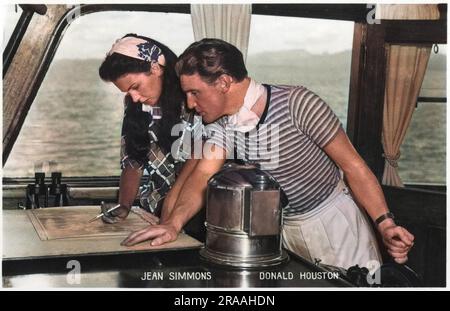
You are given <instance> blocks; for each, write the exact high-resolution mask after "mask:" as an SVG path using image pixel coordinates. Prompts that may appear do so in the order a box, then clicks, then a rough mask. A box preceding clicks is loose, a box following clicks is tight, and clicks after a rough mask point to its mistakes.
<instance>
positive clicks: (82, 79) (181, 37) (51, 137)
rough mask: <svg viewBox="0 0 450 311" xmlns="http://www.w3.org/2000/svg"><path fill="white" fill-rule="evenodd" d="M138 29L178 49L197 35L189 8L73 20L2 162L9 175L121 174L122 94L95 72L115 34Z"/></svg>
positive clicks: (121, 13)
mask: <svg viewBox="0 0 450 311" xmlns="http://www.w3.org/2000/svg"><path fill="white" fill-rule="evenodd" d="M126 33H138V34H142V35H145V36H148V37H151V38H154V39H156V40H158V41H160V42H162V43H164V44H166V45H167V46H168V47H170V48H171V49H172V50H173V51H174V52H175V53H176V54H177V55H178V54H180V53H181V52H182V51H183V50H184V49H185V48H186V46H188V45H189V44H190V43H192V42H193V41H194V37H193V32H192V25H191V18H190V15H189V14H176V13H148V12H133V13H130V12H101V13H92V14H87V15H84V16H81V17H80V18H78V19H75V20H74V21H73V23H72V24H71V25H70V26H69V27H68V29H67V31H66V33H65V34H64V37H63V39H62V41H61V43H60V46H59V47H58V50H57V52H56V55H55V58H54V60H53V61H52V63H51V65H50V68H49V70H48V72H47V74H46V76H45V79H44V81H43V83H42V85H41V87H40V89H39V91H38V94H37V96H36V99H35V100H34V102H33V104H32V106H31V109H30V111H29V113H28V115H27V117H26V120H25V122H24V125H23V127H22V129H21V131H20V134H19V137H18V138H17V141H16V143H15V144H14V148H13V149H12V152H11V154H10V156H9V158H8V161H7V163H6V165H5V167H4V176H7V177H19V176H34V172H35V171H44V172H45V171H47V172H51V171H61V172H62V173H63V176H117V175H119V174H120V165H119V161H120V159H119V153H120V150H119V149H120V147H119V146H120V132H121V126H122V117H123V101H122V99H123V94H122V93H121V92H120V91H119V90H118V89H116V88H115V87H114V86H113V85H112V84H108V83H105V82H103V81H101V80H100V78H99V76H98V68H99V66H100V64H101V62H102V60H103V58H104V57H105V54H106V52H107V51H108V50H109V49H110V48H111V45H112V44H113V43H114V41H115V40H116V39H117V38H120V37H122V36H123V35H125V34H126Z"/></svg>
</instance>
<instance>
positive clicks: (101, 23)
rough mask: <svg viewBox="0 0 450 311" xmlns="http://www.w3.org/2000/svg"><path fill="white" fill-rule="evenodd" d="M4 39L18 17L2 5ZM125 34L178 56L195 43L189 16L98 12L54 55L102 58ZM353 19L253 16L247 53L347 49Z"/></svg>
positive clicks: (78, 22)
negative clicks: (141, 37) (165, 47)
mask: <svg viewBox="0 0 450 311" xmlns="http://www.w3.org/2000/svg"><path fill="white" fill-rule="evenodd" d="M5 8H6V10H5V13H4V14H5V18H4V23H3V24H4V30H3V34H4V39H3V44H6V42H7V41H6V39H7V38H9V35H10V33H11V32H12V30H13V29H14V25H15V23H16V21H17V19H18V18H19V16H20V12H19V13H14V6H13V5H9V6H6V7H5ZM128 32H133V33H138V34H142V35H145V36H148V37H151V38H154V39H156V40H159V41H161V42H162V43H165V44H166V45H168V46H169V47H170V48H172V50H174V52H175V53H176V54H180V53H181V52H182V51H183V50H184V49H185V48H186V47H187V46H188V45H189V44H190V43H192V42H193V41H194V36H193V33H192V24H191V19H190V15H188V14H175V13H169V14H167V13H144V12H133V13H130V12H102V13H94V14H88V15H84V16H81V17H80V18H78V19H75V20H74V21H73V22H72V24H71V25H70V26H69V28H68V29H67V31H66V34H65V36H64V38H63V40H62V42H61V45H60V47H59V49H58V52H57V54H56V56H55V57H56V58H81V59H85V58H103V57H104V55H105V53H106V52H107V51H108V50H109V48H110V47H111V45H112V43H113V42H114V41H115V40H116V39H117V38H119V37H122V36H123V35H124V34H126V33H128ZM352 36H353V23H352V22H345V21H344V22H343V21H329V20H317V19H305V18H295V17H274V16H261V15H254V16H252V21H251V30H250V38H249V51H248V53H249V54H254V53H259V52H266V51H280V50H294V49H302V50H306V51H308V52H310V53H313V54H322V53H335V52H340V51H344V50H350V49H351V46H352Z"/></svg>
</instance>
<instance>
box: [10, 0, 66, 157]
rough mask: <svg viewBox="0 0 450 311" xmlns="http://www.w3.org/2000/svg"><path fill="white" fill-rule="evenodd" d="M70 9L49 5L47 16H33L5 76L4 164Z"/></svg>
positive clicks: (63, 6)
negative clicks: (44, 65)
mask: <svg viewBox="0 0 450 311" xmlns="http://www.w3.org/2000/svg"><path fill="white" fill-rule="evenodd" d="M67 10H68V9H67V7H66V6H65V5H49V6H48V10H47V13H46V14H45V15H43V16H41V15H34V16H33V18H32V20H31V22H30V24H29V26H28V28H27V31H26V32H25V35H24V36H23V39H22V42H21V44H20V46H19V47H18V49H17V51H16V53H15V55H14V58H13V59H12V62H11V65H10V66H9V68H8V71H7V72H6V74H5V76H4V78H3V165H4V164H5V162H6V160H7V159H8V155H9V153H10V151H11V149H12V147H13V145H14V142H15V141H16V138H17V136H18V135H19V132H20V129H21V128H22V125H23V123H24V121H25V117H26V115H27V113H28V111H29V109H30V106H31V103H32V102H33V100H34V97H35V96H36V93H37V91H38V89H39V86H40V82H42V79H39V74H41V72H42V66H43V62H44V59H45V57H46V55H47V53H48V48H49V43H50V42H52V37H53V36H54V31H55V30H56V29H57V26H58V24H59V23H60V21H61V19H62V18H63V16H64V15H65V14H66V13H67Z"/></svg>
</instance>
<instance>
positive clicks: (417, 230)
mask: <svg viewBox="0 0 450 311" xmlns="http://www.w3.org/2000/svg"><path fill="white" fill-rule="evenodd" d="M383 191H384V193H385V195H386V200H387V203H388V205H389V208H390V209H391V211H392V212H393V213H394V215H395V217H396V222H397V223H398V224H399V225H402V226H404V227H406V228H408V230H409V231H410V232H411V233H412V234H414V236H415V242H414V247H413V248H412V249H411V252H410V253H409V255H408V258H409V260H408V263H407V265H408V266H410V267H411V268H412V269H413V270H414V271H416V272H417V273H418V274H419V275H420V276H421V277H422V281H423V285H424V286H427V287H428V286H432V287H435V286H445V285H446V284H445V280H446V253H447V249H446V245H447V243H446V241H447V240H446V219H447V212H446V193H445V192H436V191H428V190H421V189H409V188H397V187H389V186H383Z"/></svg>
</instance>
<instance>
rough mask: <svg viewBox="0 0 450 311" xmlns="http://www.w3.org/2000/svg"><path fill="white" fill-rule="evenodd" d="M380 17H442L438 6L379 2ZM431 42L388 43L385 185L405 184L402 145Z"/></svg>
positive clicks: (385, 100)
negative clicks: (400, 170) (400, 166)
mask: <svg viewBox="0 0 450 311" xmlns="http://www.w3.org/2000/svg"><path fill="white" fill-rule="evenodd" d="M376 18H378V19H438V18H439V10H438V8H437V5H432V4H431V5H430V4H424V5H402V4H397V5H384V4H382V5H378V6H377V12H376ZM430 51H431V45H428V46H425V45H387V46H386V88H385V95H384V108H383V134H382V144H383V149H384V157H385V159H386V162H385V167H384V173H383V180H382V183H383V184H384V185H391V186H397V187H403V182H402V180H401V178H400V176H399V174H398V163H397V162H398V160H399V158H400V146H401V144H402V142H403V139H404V138H405V135H406V132H407V129H408V127H409V124H410V122H411V118H412V114H413V112H414V109H415V106H416V102H417V97H418V96H419V92H420V88H421V86H422V82H423V78H424V76H425V71H426V68H427V64H428V59H429V58H430Z"/></svg>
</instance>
